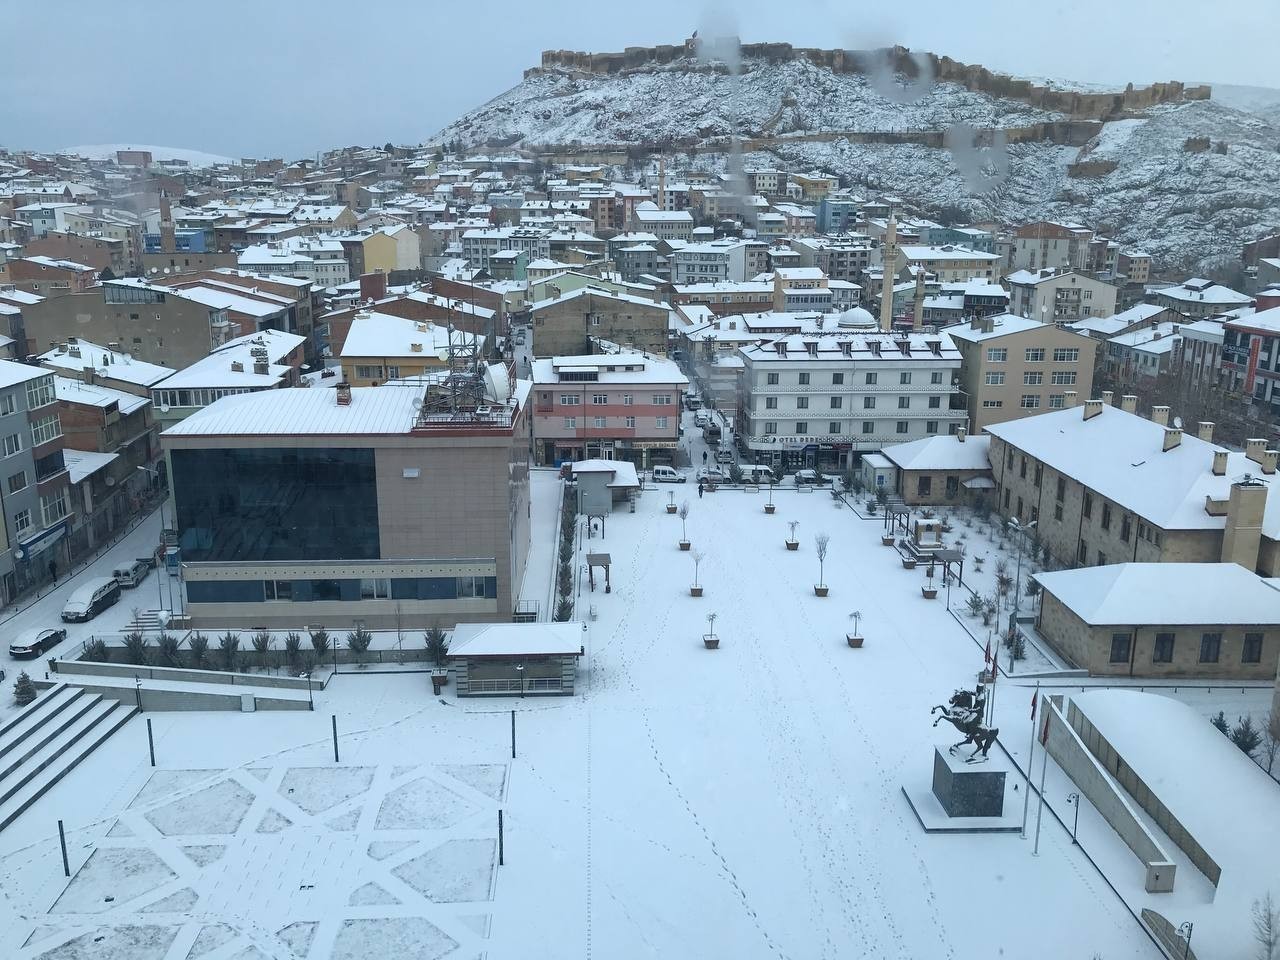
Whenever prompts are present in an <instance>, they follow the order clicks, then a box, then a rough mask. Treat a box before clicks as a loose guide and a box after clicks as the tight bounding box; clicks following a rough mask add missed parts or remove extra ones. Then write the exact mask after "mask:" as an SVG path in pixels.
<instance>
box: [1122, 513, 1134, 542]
mask: <svg viewBox="0 0 1280 960" xmlns="http://www.w3.org/2000/svg"><path fill="white" fill-rule="evenodd" d="M1130 527H1131V522H1130V518H1129V515H1128V514H1127V513H1126V514H1125V515H1124V516H1123V517H1121V518H1120V539H1121V540H1123V541H1124V542H1125V543H1128V542H1129V532H1130Z"/></svg>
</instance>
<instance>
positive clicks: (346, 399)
mask: <svg viewBox="0 0 1280 960" xmlns="http://www.w3.org/2000/svg"><path fill="white" fill-rule="evenodd" d="M333 390H334V398H335V399H336V400H337V401H338V406H340V407H349V406H351V384H349V383H340V384H338V385H337V386H336V387H334V388H333Z"/></svg>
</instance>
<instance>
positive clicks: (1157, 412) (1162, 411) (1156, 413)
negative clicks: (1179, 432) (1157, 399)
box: [1151, 405, 1169, 427]
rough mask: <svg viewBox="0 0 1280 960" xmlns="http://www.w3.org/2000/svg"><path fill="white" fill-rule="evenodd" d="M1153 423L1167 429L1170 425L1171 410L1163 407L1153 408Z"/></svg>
mask: <svg viewBox="0 0 1280 960" xmlns="http://www.w3.org/2000/svg"><path fill="white" fill-rule="evenodd" d="M1151 422H1152V423H1158V424H1160V426H1162V427H1167V426H1168V425H1169V408H1168V407H1166V406H1163V405H1161V406H1157V407H1152V408H1151Z"/></svg>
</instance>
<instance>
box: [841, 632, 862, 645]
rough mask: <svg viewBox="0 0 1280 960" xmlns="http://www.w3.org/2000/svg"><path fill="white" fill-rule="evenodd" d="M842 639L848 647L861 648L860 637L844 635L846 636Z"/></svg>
mask: <svg viewBox="0 0 1280 960" xmlns="http://www.w3.org/2000/svg"><path fill="white" fill-rule="evenodd" d="M844 638H845V640H846V641H847V642H848V644H849V646H851V647H860V646H862V638H861V637H855V636H854V635H853V634H852V633H846V634H845V635H844Z"/></svg>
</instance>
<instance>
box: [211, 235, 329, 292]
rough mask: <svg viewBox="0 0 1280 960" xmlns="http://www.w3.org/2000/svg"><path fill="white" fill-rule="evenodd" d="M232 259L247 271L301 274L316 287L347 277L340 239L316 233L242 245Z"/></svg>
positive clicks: (272, 273) (299, 275)
mask: <svg viewBox="0 0 1280 960" xmlns="http://www.w3.org/2000/svg"><path fill="white" fill-rule="evenodd" d="M236 263H237V264H238V265H239V267H240V269H241V270H245V271H248V272H250V273H265V274H268V275H271V276H274V275H277V274H278V275H280V276H285V277H301V278H303V279H305V280H310V281H311V282H312V283H314V284H315V285H316V286H318V287H336V286H338V285H339V284H343V283H346V282H347V281H348V280H350V279H351V268H350V265H349V264H348V263H347V258H346V253H345V251H344V250H343V248H342V243H341V242H340V241H338V240H330V239H323V238H320V237H289V238H287V239H284V240H272V241H270V242H268V243H262V244H255V245H254V246H250V247H245V248H244V249H243V250H241V251H240V253H239V254H238V255H237V257H236Z"/></svg>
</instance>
